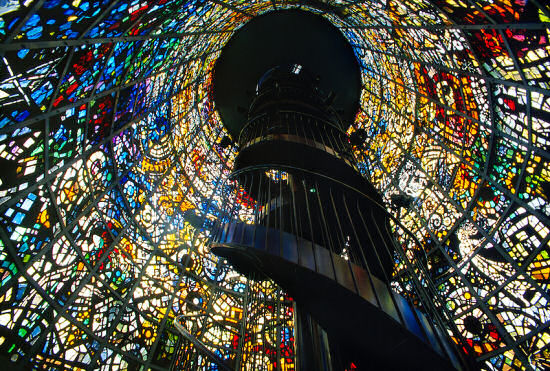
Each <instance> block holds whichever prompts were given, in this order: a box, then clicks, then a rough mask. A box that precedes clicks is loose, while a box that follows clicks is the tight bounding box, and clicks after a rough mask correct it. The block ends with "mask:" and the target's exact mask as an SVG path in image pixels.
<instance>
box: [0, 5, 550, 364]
mask: <svg viewBox="0 0 550 371" xmlns="http://www.w3.org/2000/svg"><path fill="white" fill-rule="evenodd" d="M544 3H545V2H544V1H542V0H538V1H534V0H532V1H526V0H432V1H427V0H401V1H397V0H387V1H303V2H300V1H288V2H286V1H285V2H279V1H246V2H244V1H214V2H211V1H168V0H158V1H130V0H128V1H119V2H113V1H106V0H105V1H100V0H97V1H93V2H91V1H79V0H75V1H72V2H71V1H67V2H64V1H58V0H45V1H42V0H39V1H25V2H23V1H21V3H20V2H18V1H14V0H8V1H3V2H1V3H0V14H1V16H0V17H1V18H0V39H1V44H0V54H1V59H2V60H1V61H0V69H1V74H0V76H1V77H0V106H1V107H2V109H1V110H0V166H1V171H0V180H1V184H0V219H1V226H2V228H1V229H0V262H1V265H0V278H1V287H0V353H1V354H2V357H3V358H2V359H9V360H11V361H12V362H14V364H18V365H21V366H26V367H30V366H31V365H32V366H33V367H42V366H44V367H60V365H65V367H66V368H69V367H81V368H83V367H86V365H93V366H97V365H108V366H113V367H118V366H121V367H126V366H128V365H139V364H143V365H145V366H146V367H153V368H155V367H156V368H163V367H168V366H169V365H170V359H171V358H172V356H173V354H174V353H175V352H176V351H177V349H176V348H177V346H178V344H179V342H178V341H177V339H178V335H177V333H176V332H175V330H173V328H172V326H171V323H172V322H173V320H174V318H175V316H178V315H181V314H185V313H194V312H196V311H201V310H204V312H205V313H206V315H205V316H204V318H203V317H200V319H197V320H196V321H197V322H196V326H198V327H200V328H201V329H202V330H201V331H200V332H199V333H200V336H201V339H202V340H203V341H204V342H206V343H207V344H209V346H211V347H212V349H216V352H217V354H219V355H220V356H222V357H225V358H231V357H234V356H235V355H234V352H235V349H236V348H235V346H234V344H235V342H237V343H238V342H239V341H240V340H239V339H238V337H236V335H235V334H234V333H235V331H237V332H238V331H240V330H239V329H240V328H241V326H244V325H243V321H242V319H243V310H244V309H246V305H247V304H246V302H245V298H247V297H248V296H247V295H246V293H249V292H255V293H256V296H255V297H259V296H262V295H263V297H264V298H268V297H275V296H276V295H278V294H276V289H275V288H273V287H270V286H269V285H268V284H265V285H262V284H257V283H250V282H248V281H247V280H246V279H245V278H243V277H241V276H239V275H238V274H236V273H235V272H233V271H232V270H231V269H230V268H229V267H228V266H226V265H225V264H224V262H223V261H218V260H217V258H216V257H214V256H212V255H210V254H209V253H208V251H207V248H206V243H207V238H208V235H209V233H210V228H211V225H212V221H213V220H215V219H216V217H217V213H218V206H219V205H220V204H221V202H222V200H221V199H220V194H221V193H222V187H223V179H224V178H225V177H226V176H227V174H228V173H229V171H230V169H231V166H232V162H233V159H234V155H235V149H233V148H231V147H227V146H225V145H223V142H222V139H223V137H224V136H226V135H227V132H226V131H225V129H224V128H223V126H222V124H221V121H220V119H219V116H218V114H217V112H216V108H215V107H214V104H213V97H212V75H213V70H212V69H213V66H214V64H215V62H216V59H217V58H218V56H219V54H220V52H221V48H222V47H223V45H224V44H225V43H226V42H227V41H228V40H229V38H230V37H231V35H232V34H233V32H234V31H235V30H236V29H238V28H239V27H241V26H242V25H243V24H245V23H246V22H247V21H248V20H250V19H252V18H253V17H255V16H257V15H260V14H263V13H266V12H268V11H273V10H277V9H288V8H300V9H303V10H306V11H310V12H313V13H317V14H320V15H322V16H324V17H325V18H326V19H328V20H329V21H331V22H332V23H333V24H334V25H335V26H336V27H338V28H339V29H340V30H341V32H342V33H343V35H344V36H345V37H346V38H347V40H348V41H349V42H350V44H351V45H352V46H353V48H354V52H355V54H356V57H357V59H358V61H359V63H360V66H361V71H362V92H361V108H360V110H359V112H358V114H357V116H356V119H355V122H354V123H353V124H352V125H350V128H349V130H348V132H349V134H350V135H354V137H355V138H360V140H358V141H356V143H355V144H356V145H355V147H354V150H355V155H356V158H357V161H358V164H359V167H360V169H361V171H362V173H363V174H364V175H365V176H366V177H367V178H369V179H370V181H371V182H372V183H373V184H374V185H375V186H376V187H377V188H378V189H379V191H380V192H381V194H382V195H383V197H384V199H385V201H386V206H387V208H388V210H390V211H391V212H392V213H393V214H394V215H395V216H397V217H399V218H400V220H401V221H402V223H403V224H404V225H405V226H407V227H408V228H409V229H410V230H411V231H412V232H413V233H414V234H415V236H416V237H417V239H418V240H420V241H421V242H422V244H423V247H424V249H425V253H426V255H427V263H428V266H429V269H430V271H431V273H432V274H433V279H434V280H435V281H436V283H437V285H438V289H439V290H440V292H441V295H442V296H444V297H445V298H446V300H447V301H446V311H447V312H448V313H449V315H450V316H451V318H452V320H453V321H454V323H456V326H457V328H458V331H459V332H460V333H461V335H462V336H463V337H464V338H466V339H467V341H468V342H469V344H470V345H471V347H472V350H471V352H472V353H473V355H474V356H476V357H477V359H478V360H479V361H480V362H481V364H483V367H484V368H486V369H497V370H500V369H510V368H517V369H520V368H526V369H541V370H542V369H545V368H547V367H550V355H549V354H548V344H549V343H550V333H549V330H548V325H549V323H550V322H549V321H550V309H549V306H548V299H549V293H548V283H549V280H550V256H549V253H550V251H549V240H550V235H549V229H550V206H549V199H550V166H549V162H550V113H549V112H550V41H549V37H550V32H549V25H550V23H549V22H550V7H549V6H548V5H544ZM401 237H402V238H405V237H404V236H401ZM287 299H288V298H287ZM281 300H282V302H286V299H285V298H284V297H283V299H281ZM281 308H283V309H284V308H285V305H283V304H282V305H281ZM283 309H281V310H283ZM245 312H246V311H245ZM281 313H284V315H285V316H287V317H288V323H289V325H288V326H289V328H291V323H292V314H291V307H290V309H288V310H286V311H285V310H283V312H281ZM285 318H286V317H285ZM197 336H199V335H197ZM242 341H250V342H252V341H253V340H251V339H248V340H242ZM285 341H287V342H288V341H290V340H289V339H286V340H285V339H283V345H285V346H287V345H288V344H287V343H285ZM251 346H253V344H251ZM288 347H289V348H288V349H289V352H290V351H291V349H290V346H288ZM285 349H286V348H285ZM205 362H206V361H205ZM105 367H106V366H105Z"/></svg>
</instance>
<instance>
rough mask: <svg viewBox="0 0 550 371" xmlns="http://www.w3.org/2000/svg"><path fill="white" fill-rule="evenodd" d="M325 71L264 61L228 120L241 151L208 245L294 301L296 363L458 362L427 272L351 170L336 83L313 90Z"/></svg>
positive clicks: (379, 364) (316, 366)
mask: <svg viewBox="0 0 550 371" xmlns="http://www.w3.org/2000/svg"><path fill="white" fill-rule="evenodd" d="M229 45H231V43H230V44H229ZM334 58H336V59H338V56H335V57H334ZM221 60H222V61H224V62H223V63H225V65H222V66H221V69H222V70H223V69H224V68H225V67H226V65H227V64H229V65H231V63H230V59H229V61H228V58H226V59H224V58H223V55H222V58H221ZM260 60H261V58H260ZM263 62H264V63H266V61H263ZM309 63H310V64H312V65H314V66H316V65H315V64H313V63H314V61H309ZM325 63H326V61H325ZM326 68H328V67H325V71H324V72H325V73H328V71H327V70H326ZM337 72H338V73H340V74H344V75H345V74H346V71H341V70H339V71H337ZM322 79H323V75H321V76H317V75H315V74H312V73H310V68H309V67H308V66H306V65H305V64H303V62H300V61H296V63H290V64H282V65H278V66H276V67H272V68H270V69H268V70H267V72H265V73H264V74H263V76H262V77H261V78H260V79H259V81H258V83H257V85H256V87H255V93H253V98H252V99H251V103H250V105H249V109H248V113H247V116H246V119H244V118H243V119H242V120H241V121H242V122H244V125H243V124H242V123H241V124H240V126H239V125H238V124H235V122H231V120H229V121H230V123H229V125H228V127H233V130H234V131H235V128H237V127H240V132H239V134H238V141H237V142H238V143H237V144H238V146H239V149H240V151H239V154H238V156H237V158H236V160H235V164H234V168H233V172H232V174H231V175H230V176H229V181H228V183H227V184H226V187H225V192H226V193H225V195H224V197H223V198H224V199H225V200H227V203H226V204H225V205H224V206H223V213H222V215H223V216H222V217H221V218H220V219H219V224H218V228H217V231H216V232H215V233H214V235H213V238H212V244H211V248H212V251H213V252H214V253H215V254H217V255H219V256H223V257H225V258H226V259H227V260H229V261H230V262H231V263H232V264H233V265H234V266H235V268H236V269H237V270H239V271H240V272H241V273H244V274H246V275H248V276H250V277H254V278H261V277H265V278H270V279H272V280H274V281H275V282H277V283H278V284H279V285H280V286H281V287H282V288H283V289H285V290H286V291H287V292H288V293H289V294H290V295H291V296H292V297H294V298H295V300H296V303H297V308H296V345H297V362H298V366H299V368H300V369H320V370H321V369H324V370H332V369H343V368H345V367H349V366H350V365H352V364H355V365H360V366H362V367H385V368H388V367H389V368H403V367H407V368H408V369H411V368H413V369H423V368H425V367H432V368H434V369H449V368H452V367H460V366H459V363H458V362H457V361H456V359H455V355H454V351H453V350H452V349H451V347H450V346H449V344H448V343H447V340H446V336H445V335H444V334H443V329H444V328H445V327H444V325H443V323H442V322H441V320H440V318H439V317H438V314H437V311H436V310H435V305H436V304H435V303H433V302H432V299H431V298H430V294H429V293H428V291H427V290H426V288H425V287H424V286H425V283H423V282H421V281H422V279H423V276H424V275H425V273H426V270H425V269H424V268H423V267H419V266H418V265H415V266H412V265H411V264H410V261H409V258H410V256H408V255H407V254H411V251H414V249H413V250H409V251H405V248H404V246H401V245H399V244H398V243H396V242H395V241H394V238H393V233H392V229H402V230H403V228H402V227H401V225H400V223H399V222H398V221H397V220H395V219H392V217H391V216H390V214H388V213H387V212H386V210H385V209H384V207H383V206H382V199H381V197H380V196H379V195H378V194H377V192H376V190H375V189H374V188H373V187H372V186H371V185H370V184H369V182H368V181H367V180H366V179H365V178H364V177H363V176H361V175H360V174H359V172H358V171H357V168H356V166H355V163H354V159H353V155H352V151H351V145H350V139H349V137H348V136H347V135H346V132H345V130H346V127H347V126H348V125H346V123H344V122H342V119H341V118H340V115H339V114H338V112H337V111H336V110H335V108H334V105H333V103H334V100H335V98H336V94H337V93H335V92H334V91H335V90H336V91H337V90H338V87H335V90H332V89H330V90H324V89H326V88H327V86H326V85H325V86H323V88H324V89H321V88H320V85H321V80H322ZM233 88H234V89H239V87H237V86H234V87H233ZM328 88H330V84H329V86H328ZM222 89H223V88H222ZM225 89H227V87H225ZM240 89H242V87H241V88H240ZM327 91H328V93H327ZM222 102H223V99H222ZM350 106H353V103H351V104H350ZM240 110H241V111H243V108H240ZM220 112H222V113H223V109H220ZM222 119H223V116H222ZM417 261H419V262H421V261H422V259H417ZM398 265H401V267H402V269H401V270H399V271H398V272H397V271H396V272H394V267H395V266H398ZM403 267H404V268H403ZM391 285H397V286H399V287H400V291H401V292H402V293H406V295H407V296H408V299H409V300H408V301H407V300H406V299H405V298H404V297H402V296H400V295H397V294H395V292H394V291H393V290H392V288H391ZM411 304H416V306H418V307H420V308H421V310H418V309H415V307H414V306H413V305H411ZM367 360H368V361H367ZM367 362H368V363H367ZM373 362H374V363H373Z"/></svg>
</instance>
